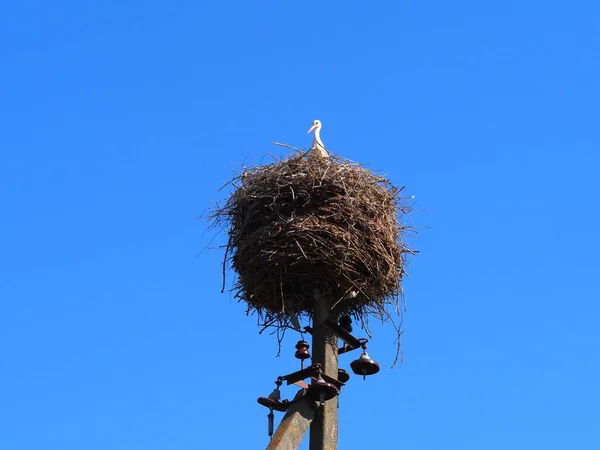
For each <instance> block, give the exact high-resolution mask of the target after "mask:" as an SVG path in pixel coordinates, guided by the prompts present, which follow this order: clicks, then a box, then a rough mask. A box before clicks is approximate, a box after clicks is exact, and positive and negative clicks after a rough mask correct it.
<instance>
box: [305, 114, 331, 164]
mask: <svg viewBox="0 0 600 450" xmlns="http://www.w3.org/2000/svg"><path fill="white" fill-rule="evenodd" d="M313 131H314V132H315V138H314V140H313V145H312V148H311V153H312V154H313V155H317V156H319V157H321V158H328V157H329V152H328V151H327V150H325V145H324V144H323V141H322V140H321V121H320V120H315V121H314V122H313V125H312V127H310V130H308V132H307V133H306V134H310V133H311V132H313Z"/></svg>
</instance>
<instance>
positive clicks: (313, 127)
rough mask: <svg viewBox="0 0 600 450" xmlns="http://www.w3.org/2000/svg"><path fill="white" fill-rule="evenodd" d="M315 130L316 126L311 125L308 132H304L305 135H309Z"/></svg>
mask: <svg viewBox="0 0 600 450" xmlns="http://www.w3.org/2000/svg"><path fill="white" fill-rule="evenodd" d="M315 128H317V126H316V125H313V126H312V127H310V130H308V131H307V132H306V134H310V133H312V132H313V131H315Z"/></svg>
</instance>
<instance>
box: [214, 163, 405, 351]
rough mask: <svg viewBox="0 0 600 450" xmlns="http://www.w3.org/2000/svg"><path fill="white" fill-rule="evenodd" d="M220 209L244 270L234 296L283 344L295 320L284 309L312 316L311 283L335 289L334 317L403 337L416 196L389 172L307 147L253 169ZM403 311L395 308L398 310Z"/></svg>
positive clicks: (232, 256) (229, 255)
mask: <svg viewBox="0 0 600 450" xmlns="http://www.w3.org/2000/svg"><path fill="white" fill-rule="evenodd" d="M230 183H231V184H232V185H233V187H234V190H233V191H232V193H231V194H230V196H229V197H228V198H227V199H226V201H225V203H224V204H222V205H220V206H218V207H217V208H216V209H215V210H214V211H213V214H212V221H213V223H215V224H217V225H220V226H222V227H223V228H225V229H226V230H227V234H228V243H227V249H226V252H225V259H224V262H223V264H224V267H223V273H224V274H225V269H226V267H227V265H230V267H231V268H233V270H234V271H235V272H236V273H237V282H236V284H235V286H234V288H233V292H234V293H235V297H237V298H238V299H239V300H241V301H244V302H245V303H246V304H247V313H249V314H250V313H257V314H258V317H259V324H260V325H262V326H263V327H264V328H263V330H261V332H262V331H264V330H265V329H267V328H274V329H275V331H276V332H277V335H278V340H279V343H281V339H282V338H283V334H284V332H285V329H286V328H289V327H290V319H289V316H288V314H287V313H286V308H287V309H288V310H289V309H293V310H295V312H296V313H297V314H298V315H299V316H300V317H305V318H306V317H312V314H313V308H314V305H313V296H312V295H311V292H312V289H313V288H314V287H316V286H318V288H319V289H320V290H321V291H323V292H324V293H326V294H327V295H330V296H331V297H332V299H333V302H334V309H335V312H336V314H348V315H350V316H352V317H354V318H355V319H358V320H359V321H360V323H361V324H362V326H363V328H365V329H366V331H367V332H368V319H369V317H376V318H378V319H381V320H383V321H390V322H392V323H394V324H395V327H396V330H397V331H398V334H400V323H401V322H399V323H396V322H395V321H394V316H395V317H397V318H400V321H401V318H402V312H403V306H404V305H403V300H404V298H403V294H402V285H401V281H402V277H403V276H404V275H405V263H406V255H407V254H413V253H414V252H413V251H412V250H410V249H409V248H408V247H407V246H406V245H405V243H404V239H403V237H404V236H405V233H406V232H407V231H410V230H411V228H410V227H409V226H407V225H406V224H405V223H404V219H405V217H406V215H407V214H408V213H409V212H410V211H411V207H410V204H409V202H408V200H407V199H406V198H404V197H402V189H401V188H397V187H395V186H394V185H392V183H391V182H390V181H389V180H387V179H386V178H385V177H383V176H380V175H378V174H376V173H374V172H373V171H371V170H368V169H366V168H364V167H362V166H360V165H359V164H357V163H354V162H351V161H348V160H344V159H341V158H338V157H333V156H332V157H331V158H317V157H314V156H313V155H310V154H306V153H303V152H299V153H296V154H294V155H290V156H287V157H284V158H283V159H281V160H278V161H275V162H273V163H271V164H266V165H261V166H254V167H248V168H245V169H244V170H243V172H242V173H241V174H239V175H237V176H236V177H235V178H234V179H233V180H232V181H231V182H230ZM393 313H395V314H393Z"/></svg>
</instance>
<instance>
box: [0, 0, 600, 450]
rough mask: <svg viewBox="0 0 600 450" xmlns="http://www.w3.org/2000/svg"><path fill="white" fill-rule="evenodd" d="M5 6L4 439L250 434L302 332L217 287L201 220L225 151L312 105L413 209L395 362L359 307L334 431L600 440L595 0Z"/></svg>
mask: <svg viewBox="0 0 600 450" xmlns="http://www.w3.org/2000/svg"><path fill="white" fill-rule="evenodd" d="M0 17H1V18H0V21H1V26H0V50H1V54H2V62H3V64H2V66H3V68H2V70H1V71H0V99H1V100H0V105H1V108H0V115H1V117H0V118H1V120H0V139H1V141H0V150H1V159H0V189H1V191H2V193H3V194H2V195H1V196H0V211H1V215H0V220H1V222H0V224H1V230H2V233H1V234H0V246H1V249H2V251H1V253H0V254H1V256H0V299H1V300H2V314H1V315H0V349H1V360H2V365H1V367H2V369H1V370H0V385H1V386H2V392H3V394H2V407H1V408H0V423H2V432H0V448H3V449H6V450H33V449H35V450H37V449H41V448H43V449H56V450H81V449H86V450H106V449H111V450H121V449H123V450H137V449H140V450H141V449H143V450H180V449H181V450H183V449H186V450H187V449H191V448H195V449H212V448H228V449H229V448H231V449H234V448H264V447H265V446H266V444H267V436H266V417H265V416H266V413H267V411H266V409H265V408H263V407H261V406H260V405H258V404H257V403H256V398H257V397H258V396H261V395H266V394H268V393H269V392H270V391H271V389H272V387H273V380H274V379H275V378H276V376H277V375H280V374H283V373H288V372H291V371H293V370H295V369H296V368H297V361H296V360H295V359H293V351H294V348H293V346H294V344H295V340H296V338H295V337H294V336H292V337H290V338H289V339H288V340H287V341H286V343H285V346H286V347H284V355H283V356H282V357H280V358H275V354H276V345H275V341H274V339H273V337H271V336H265V335H258V333H257V331H258V329H257V327H256V320H255V318H248V317H246V316H245V315H244V306H243V305H241V304H238V303H236V301H235V300H234V299H232V298H231V296H229V295H228V294H220V293H219V291H220V288H221V267H220V262H221V258H222V253H221V252H220V251H218V250H207V251H204V252H201V251H202V249H203V248H204V247H205V246H206V245H207V244H209V242H210V239H211V237H212V235H211V234H210V233H207V234H205V233H204V232H205V230H206V224H205V223H204V222H202V221H197V220H195V218H196V217H197V216H198V215H200V214H202V212H203V211H204V210H205V209H206V208H207V207H209V206H210V205H211V204H212V201H213V200H214V199H215V198H223V196H224V195H225V193H223V192H218V188H219V187H220V186H221V185H222V184H223V183H224V182H226V181H227V180H228V179H229V178H230V177H231V175H232V173H231V171H230V170H231V169H236V168H239V166H240V164H241V163H242V162H246V163H251V162H255V163H259V162H261V161H263V160H264V159H263V158H264V155H265V154H266V153H268V152H271V153H273V154H275V155H277V156H281V155H283V154H284V151H283V150H284V149H282V148H280V147H275V146H272V145H270V142H271V141H279V142H285V143H287V144H290V145H294V146H297V147H302V148H307V147H308V146H309V145H310V142H311V141H310V139H311V138H310V137H309V136H306V134H305V133H306V130H307V129H308V127H309V126H310V124H311V123H312V121H313V119H316V118H318V119H320V120H322V122H323V132H322V137H323V140H324V142H325V144H326V145H327V146H328V148H330V149H332V150H333V151H334V152H336V153H339V154H341V155H343V156H345V157H347V158H350V159H353V160H355V161H359V162H361V163H365V164H368V165H369V167H371V168H373V169H377V170H381V171H382V172H384V173H387V174H388V176H389V177H390V178H391V179H392V180H393V181H394V182H395V183H396V184H398V185H405V186H406V191H407V193H410V194H414V195H415V196H416V207H417V211H416V212H415V214H414V215H413V218H412V220H413V222H414V224H415V225H416V226H419V227H420V230H421V231H420V233H419V234H418V235H417V236H416V237H414V238H413V239H412V240H411V242H410V243H411V245H412V246H413V247H414V248H417V249H419V250H420V251H421V253H420V254H419V255H418V257H417V258H415V259H414V260H413V261H412V263H411V268H410V274H411V277H410V279H408V280H406V283H405V290H406V295H407V304H408V310H407V313H406V317H405V323H404V328H405V334H404V339H403V345H404V352H405V353H404V358H405V361H404V364H403V365H401V366H398V367H396V368H395V369H393V370H391V369H390V365H391V363H392V361H393V357H394V343H393V339H394V336H393V331H392V330H390V329H389V328H386V327H375V329H374V334H375V335H374V338H373V339H372V340H371V342H370V346H369V350H370V354H371V356H372V357H373V358H375V359H377V360H378V361H379V362H380V364H381V366H382V370H381V372H380V373H379V374H377V375H376V376H373V377H371V378H369V379H368V380H367V381H364V382H363V381H362V380H359V379H358V378H354V379H353V380H352V381H351V382H350V383H349V385H348V386H347V387H346V388H345V389H344V393H343V396H342V397H341V398H340V404H341V409H340V448H342V449H362V448H378V449H396V448H406V449H413V450H434V449H444V450H450V449H456V450H470V449H473V450H475V449H477V450H481V449H486V450H487V449H489V450H494V449H505V448H512V449H515V450H518V449H531V448H545V449H547V450H551V449H597V448H598V447H599V445H600V429H599V428H598V426H597V425H598V418H599V416H600V406H599V404H600V389H599V387H598V380H599V379H600V363H599V362H598V356H599V354H600V352H599V351H598V341H599V339H600V331H599V328H598V316H599V315H600V307H599V306H598V303H599V302H598V300H599V299H600V288H599V283H598V270H599V269H600V264H599V263H598V258H597V255H598V253H599V251H600V245H599V242H598V239H597V230H598V229H599V228H600V214H599V213H598V208H597V202H598V194H599V193H600V189H599V188H600V181H599V177H598V167H599V163H600V158H599V156H598V148H600V136H599V134H598V117H599V106H598V105H599V104H600V59H599V58H598V55H599V54H600V35H599V34H598V32H597V17H600V6H599V5H598V4H597V2H592V1H571V2H550V3H548V2H542V1H529V2H517V1H511V0H508V1H502V2H480V1H459V2H441V1H427V0H424V1H419V2H392V1H387V2H377V1H375V2H318V3H313V4H310V3H299V2H241V1H237V2H202V1H201V2H194V1H173V2H157V1H144V2H142V1H127V0H122V1H119V2H116V1H103V2H74V1H58V2H45V3H44V2H32V1H22V2H12V3H9V2H4V3H3V4H2V14H1V15H0ZM222 241H223V239H222V237H217V238H216V240H215V241H214V242H213V244H212V245H213V246H214V245H216V244H219V243H221V242H222ZM231 281H232V276H231V274H229V276H228V283H229V285H231ZM359 335H360V334H359ZM357 356H358V355H353V354H348V355H344V356H343V357H342V358H341V364H342V366H343V367H347V366H348V365H349V363H350V361H351V360H352V359H354V357H357ZM293 393H294V391H293V390H288V391H286V392H284V394H286V395H293ZM302 448H304V449H306V448H307V446H306V445H305V444H304V445H303V447H302Z"/></svg>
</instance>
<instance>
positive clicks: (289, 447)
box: [267, 397, 318, 450]
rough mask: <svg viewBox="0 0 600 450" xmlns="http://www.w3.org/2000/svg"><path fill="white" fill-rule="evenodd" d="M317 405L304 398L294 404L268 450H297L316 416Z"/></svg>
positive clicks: (282, 421)
mask: <svg viewBox="0 0 600 450" xmlns="http://www.w3.org/2000/svg"><path fill="white" fill-rule="evenodd" d="M317 406H318V405H317V404H316V403H315V402H314V401H312V400H310V399H308V398H306V397H305V398H303V399H301V400H298V401H296V402H294V403H292V404H291V405H290V407H289V409H288V410H287V411H286V413H285V415H284V416H283V419H281V423H280V424H279V427H277V432H276V433H275V435H274V436H273V439H271V442H270V443H269V446H268V447H267V450H296V449H297V448H298V447H300V442H302V438H303V437H304V435H305V434H306V430H308V427H309V426H310V423H311V421H312V420H313V418H314V416H315V411H316V409H317Z"/></svg>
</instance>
